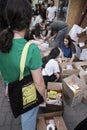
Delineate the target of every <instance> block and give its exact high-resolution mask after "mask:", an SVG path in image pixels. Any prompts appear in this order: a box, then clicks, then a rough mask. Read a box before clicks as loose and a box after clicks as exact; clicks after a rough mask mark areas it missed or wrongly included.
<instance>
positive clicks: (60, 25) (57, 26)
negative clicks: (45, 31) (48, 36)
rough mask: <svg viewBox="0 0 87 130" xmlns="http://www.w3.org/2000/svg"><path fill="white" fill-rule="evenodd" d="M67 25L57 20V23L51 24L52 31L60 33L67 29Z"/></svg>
mask: <svg viewBox="0 0 87 130" xmlns="http://www.w3.org/2000/svg"><path fill="white" fill-rule="evenodd" d="M67 26H68V25H67V23H66V22H64V21H61V20H57V21H56V22H53V23H52V24H50V27H49V28H50V29H51V30H52V31H59V30H61V29H63V28H65V27H67Z"/></svg>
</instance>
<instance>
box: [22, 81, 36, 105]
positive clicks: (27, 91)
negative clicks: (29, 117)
mask: <svg viewBox="0 0 87 130" xmlns="http://www.w3.org/2000/svg"><path fill="white" fill-rule="evenodd" d="M22 96H23V106H25V105H27V104H29V103H32V102H33V101H35V100H36V89H35V86H34V84H33V83H32V84H31V85H28V86H26V87H24V88H22Z"/></svg>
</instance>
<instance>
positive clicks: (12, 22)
mask: <svg viewBox="0 0 87 130" xmlns="http://www.w3.org/2000/svg"><path fill="white" fill-rule="evenodd" d="M5 11H6V20H7V24H8V28H7V29H6V30H3V31H2V32H1V33H0V51H1V52H4V53H7V52H9V51H10V50H11V47H12V39H13V36H14V33H13V30H16V31H22V30H24V29H27V28H29V25H30V23H31V15H32V9H31V5H30V2H29V0H8V2H7V6H6V10H5Z"/></svg>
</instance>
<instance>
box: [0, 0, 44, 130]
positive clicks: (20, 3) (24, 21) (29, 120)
mask: <svg viewBox="0 0 87 130" xmlns="http://www.w3.org/2000/svg"><path fill="white" fill-rule="evenodd" d="M31 14H32V9H31V4H30V3H29V1H28V0H8V2H7V6H6V19H7V24H8V27H7V28H6V29H5V30H3V31H2V32H1V33H0V63H2V64H0V71H1V74H2V76H3V79H4V80H5V81H7V83H11V82H13V81H16V80H19V75H20V59H21V54H22V51H23V48H24V46H25V44H26V43H27V40H25V39H24V36H25V34H26V32H27V29H28V28H29V26H30V23H31V17H32V16H31ZM41 66H42V60H41V56H40V50H39V48H38V47H37V46H36V45H35V44H34V43H32V44H31V45H30V46H29V48H28V53H27V57H26V62H25V69H24V75H23V76H24V77H25V76H28V75H30V74H31V75H32V78H33V82H34V84H35V87H36V89H37V90H38V92H39V93H40V94H41V96H42V97H43V98H44V93H45V85H44V81H43V77H42V74H41ZM37 74H38V76H36V75H37ZM8 87H9V86H8ZM38 109H39V106H37V107H34V108H32V109H31V110H30V111H27V112H25V113H24V114H22V115H21V124H22V130H29V129H30V130H35V128H36V116H37V112H38Z"/></svg>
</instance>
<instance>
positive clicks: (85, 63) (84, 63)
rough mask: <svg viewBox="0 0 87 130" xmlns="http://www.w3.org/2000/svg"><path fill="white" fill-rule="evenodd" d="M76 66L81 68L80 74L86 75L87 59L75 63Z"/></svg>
mask: <svg viewBox="0 0 87 130" xmlns="http://www.w3.org/2000/svg"><path fill="white" fill-rule="evenodd" d="M75 65H76V67H77V68H78V69H79V70H80V72H79V76H80V77H81V76H82V75H86V74H87V71H86V68H87V61H82V62H76V63H75Z"/></svg>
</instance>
